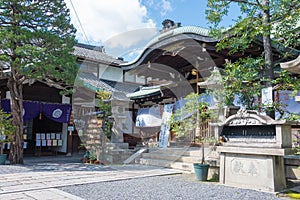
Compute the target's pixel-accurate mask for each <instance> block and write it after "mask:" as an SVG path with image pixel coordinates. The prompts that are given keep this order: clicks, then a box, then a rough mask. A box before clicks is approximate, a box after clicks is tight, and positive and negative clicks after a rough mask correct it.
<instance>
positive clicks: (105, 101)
mask: <svg viewBox="0 0 300 200" xmlns="http://www.w3.org/2000/svg"><path fill="white" fill-rule="evenodd" d="M96 97H97V99H99V101H98V102H97V105H96V107H97V108H98V110H100V111H104V112H105V116H103V114H102V115H101V116H98V117H101V118H102V120H103V122H102V123H104V130H103V131H104V133H105V136H106V137H107V138H110V137H111V128H112V122H110V121H109V120H108V117H109V116H111V114H112V113H111V102H110V101H109V98H110V97H111V92H109V91H106V90H98V91H97V92H96Z"/></svg>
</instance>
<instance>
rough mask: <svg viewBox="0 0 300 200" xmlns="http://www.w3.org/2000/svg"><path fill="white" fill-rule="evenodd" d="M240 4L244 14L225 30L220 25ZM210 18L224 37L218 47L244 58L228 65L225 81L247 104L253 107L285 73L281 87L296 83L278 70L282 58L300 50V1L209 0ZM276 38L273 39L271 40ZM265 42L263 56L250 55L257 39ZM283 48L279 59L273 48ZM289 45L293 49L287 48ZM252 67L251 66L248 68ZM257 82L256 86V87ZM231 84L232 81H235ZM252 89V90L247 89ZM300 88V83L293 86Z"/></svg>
mask: <svg viewBox="0 0 300 200" xmlns="http://www.w3.org/2000/svg"><path fill="white" fill-rule="evenodd" d="M232 4H237V5H238V8H240V13H241V15H240V16H239V17H238V18H237V19H236V24H235V25H234V26H233V27H230V28H228V29H225V28H224V27H220V25H219V24H220V22H221V21H222V19H223V17H224V16H226V15H227V14H228V12H229V9H230V6H231V5H232ZM206 14H207V19H208V20H209V22H210V23H211V33H212V35H213V36H215V37H217V38H220V42H219V43H218V44H217V49H218V50H224V49H226V50H228V52H229V55H233V54H236V53H242V55H243V56H241V57H242V58H240V59H238V60H231V61H230V63H229V64H227V65H226V66H225V71H226V73H227V75H229V78H228V79H227V80H226V81H225V82H224V83H225V87H226V85H227V86H228V88H226V89H229V90H232V91H234V92H236V93H237V92H238V91H240V92H239V93H240V94H241V95H242V96H243V98H244V100H247V104H246V105H247V106H248V107H249V108H251V107H253V105H251V102H253V95H255V94H256V95H259V93H260V89H261V87H270V86H273V85H274V84H275V83H277V82H278V81H276V79H277V78H278V77H279V78H280V77H281V73H284V75H283V76H284V77H285V78H286V79H282V78H280V79H281V80H285V81H286V82H281V85H280V87H281V88H285V87H286V86H284V85H287V84H290V83H296V82H295V81H293V79H294V77H293V76H292V75H291V74H289V73H287V72H283V71H281V70H277V71H276V67H277V68H278V64H279V62H280V61H282V60H284V59H285V58H286V57H287V56H291V57H296V54H297V52H298V54H299V51H297V50H295V49H292V48H295V47H299V45H300V39H299V34H294V33H299V31H300V27H299V26H298V27H297V22H298V20H299V18H300V4H299V1H298V0H208V4H207V10H206ZM271 38H272V39H271ZM259 40H261V41H262V46H263V51H262V54H261V55H260V56H258V57H257V56H253V55H249V54H248V55H247V53H246V50H247V49H250V48H251V47H253V44H256V43H257V41H259ZM274 47H275V48H277V49H281V51H279V52H278V53H280V54H281V55H279V57H277V59H276V62H274V54H273V51H272V48H273V49H274ZM286 47H289V48H286ZM244 68H248V69H244ZM254 82H256V84H258V85H255V87H253V84H254ZM232 83H234V84H233V85H231V86H230V87H229V84H232ZM247 88H251V92H250V93H251V95H252V97H250V96H251V95H249V94H250V93H248V94H247V92H243V91H244V90H245V89H246V90H247ZM297 88H299V84H297V83H296V85H294V86H293V89H297Z"/></svg>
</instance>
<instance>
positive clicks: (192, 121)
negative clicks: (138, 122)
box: [169, 93, 212, 181]
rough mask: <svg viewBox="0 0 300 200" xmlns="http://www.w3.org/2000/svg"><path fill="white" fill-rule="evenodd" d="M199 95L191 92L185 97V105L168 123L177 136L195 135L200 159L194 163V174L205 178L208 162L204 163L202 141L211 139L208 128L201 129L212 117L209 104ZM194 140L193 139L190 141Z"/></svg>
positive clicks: (176, 111)
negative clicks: (199, 147) (199, 149)
mask: <svg viewBox="0 0 300 200" xmlns="http://www.w3.org/2000/svg"><path fill="white" fill-rule="evenodd" d="M201 99H203V98H201V95H199V94H195V93H191V94H189V95H187V96H186V98H185V101H186V103H185V105H184V106H182V107H181V108H179V109H177V110H175V111H174V113H173V114H172V116H171V118H170V120H169V125H170V127H171V129H172V131H174V132H175V133H176V136H178V137H188V135H189V134H191V133H192V134H193V133H194V135H195V137H194V138H195V140H198V142H199V143H200V144H201V155H202V158H201V161H200V162H199V163H194V169H195V174H196V177H197V179H198V180H201V181H205V180H207V175H208V169H209V164H207V163H205V155H204V143H205V142H206V141H208V139H211V136H209V134H207V131H208V130H204V129H203V127H204V126H203V125H204V124H206V123H208V121H210V120H211V118H212V113H211V112H210V110H209V109H208V107H209V104H208V103H207V102H205V101H203V100H201ZM192 142H194V141H192Z"/></svg>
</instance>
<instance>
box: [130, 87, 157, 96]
mask: <svg viewBox="0 0 300 200" xmlns="http://www.w3.org/2000/svg"><path fill="white" fill-rule="evenodd" d="M159 93H160V86H158V87H157V86H156V87H142V88H141V89H140V90H139V91H136V92H133V93H130V94H127V95H126V96H127V97H128V98H130V99H137V98H144V97H148V96H152V95H154V94H159Z"/></svg>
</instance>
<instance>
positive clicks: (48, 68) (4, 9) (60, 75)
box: [0, 0, 77, 164]
mask: <svg viewBox="0 0 300 200" xmlns="http://www.w3.org/2000/svg"><path fill="white" fill-rule="evenodd" d="M0 23H1V27H0V61H1V63H2V67H7V68H10V70H11V74H10V76H9V78H8V83H7V86H8V89H9V91H10V95H11V114H12V117H13V120H12V124H13V125H14V126H16V129H15V131H14V135H13V137H12V141H13V142H12V144H11V151H10V161H11V163H12V164H15V163H19V164H22V163H23V145H22V144H23V138H22V131H23V130H22V129H23V118H22V110H23V94H22V93H23V83H24V81H25V80H39V81H43V82H47V83H48V84H53V83H59V84H60V85H61V86H63V87H64V88H63V89H68V87H69V86H70V87H71V84H72V83H73V81H74V78H75V77H76V73H77V64H76V59H75V57H74V56H73V55H72V52H73V46H74V44H75V40H74V38H75V32H76V30H75V28H74V27H73V25H71V24H70V16H69V10H68V9H67V7H66V5H65V3H64V1H63V0H43V1H38V0H9V1H8V0H3V1H1V2H0Z"/></svg>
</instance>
